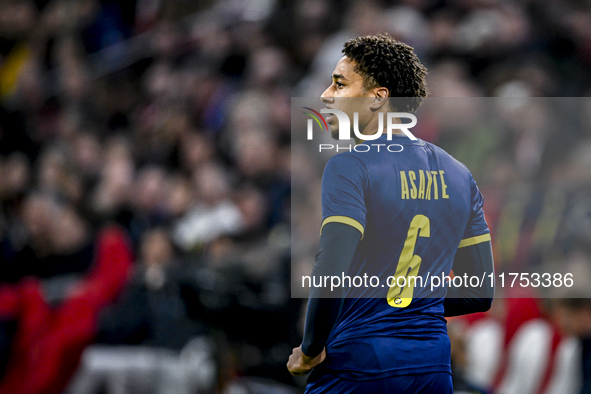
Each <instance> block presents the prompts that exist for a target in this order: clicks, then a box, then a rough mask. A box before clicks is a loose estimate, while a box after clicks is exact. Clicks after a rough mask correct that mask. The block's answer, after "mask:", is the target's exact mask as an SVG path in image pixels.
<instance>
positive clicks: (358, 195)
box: [320, 153, 369, 236]
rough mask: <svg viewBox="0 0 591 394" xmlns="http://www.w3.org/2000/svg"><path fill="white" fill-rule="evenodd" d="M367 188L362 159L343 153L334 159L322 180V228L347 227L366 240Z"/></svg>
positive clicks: (328, 164) (326, 168)
mask: <svg viewBox="0 0 591 394" xmlns="http://www.w3.org/2000/svg"><path fill="white" fill-rule="evenodd" d="M368 188H369V183H368V174H367V168H366V167H365V165H363V163H362V162H361V161H360V160H359V159H357V158H355V157H353V156H351V155H348V154H344V153H341V154H338V155H336V156H333V157H332V158H331V159H330V160H329V161H328V163H327V164H326V167H325V168H324V174H323V176H322V227H324V225H326V224H328V223H332V222H339V223H344V224H347V225H350V226H352V227H354V228H356V229H357V230H359V231H360V232H361V235H362V236H363V233H364V229H365V224H366V215H367V208H366V206H365V199H366V194H367V190H368ZM320 231H321V232H322V228H321V230H320Z"/></svg>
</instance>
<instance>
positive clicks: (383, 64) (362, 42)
mask: <svg viewBox="0 0 591 394" xmlns="http://www.w3.org/2000/svg"><path fill="white" fill-rule="evenodd" d="M343 53H344V54H345V56H347V57H348V58H350V59H352V60H354V61H355V63H356V65H355V68H354V70H355V72H356V73H358V74H360V75H361V76H362V77H363V84H364V89H365V90H368V89H372V88H375V87H385V88H387V89H388V91H389V92H390V94H389V95H390V97H412V98H413V99H412V104H411V103H409V105H408V109H409V110H416V109H417V108H418V106H419V105H420V103H421V101H422V98H423V97H427V84H426V82H425V78H426V76H427V69H426V68H425V66H423V64H422V63H421V61H420V60H419V58H418V57H417V55H415V53H414V52H413V48H412V47H411V46H409V45H406V44H404V43H402V42H399V41H396V40H395V39H394V38H392V37H391V36H390V35H388V34H377V35H371V36H363V37H357V38H353V39H351V40H348V41H347V42H345V47H344V48H343Z"/></svg>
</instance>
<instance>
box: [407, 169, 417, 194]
mask: <svg viewBox="0 0 591 394" xmlns="http://www.w3.org/2000/svg"><path fill="white" fill-rule="evenodd" d="M408 179H410V198H412V199H413V200H415V199H416V198H417V185H415V180H416V179H417V175H416V174H415V172H414V171H409V172H408Z"/></svg>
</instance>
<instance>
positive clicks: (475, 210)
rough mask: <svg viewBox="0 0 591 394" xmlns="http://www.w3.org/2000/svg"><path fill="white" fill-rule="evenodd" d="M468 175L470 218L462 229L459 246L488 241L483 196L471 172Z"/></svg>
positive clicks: (488, 235)
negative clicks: (462, 233)
mask: <svg viewBox="0 0 591 394" xmlns="http://www.w3.org/2000/svg"><path fill="white" fill-rule="evenodd" d="M469 176H470V194H471V200H470V207H471V208H470V209H471V212H470V219H469V220H468V224H467V225H466V229H465V230H464V236H463V237H462V241H461V242H460V246H459V247H460V248H462V247H466V246H470V245H476V244H479V243H481V242H486V241H490V230H489V229H488V224H487V223H486V219H485V217H484V210H483V208H482V206H483V204H484V198H483V197H482V193H480V190H479V189H478V186H477V185H476V181H475V180H474V178H473V177H472V174H469Z"/></svg>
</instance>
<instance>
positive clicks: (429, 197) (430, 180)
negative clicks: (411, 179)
mask: <svg viewBox="0 0 591 394" xmlns="http://www.w3.org/2000/svg"><path fill="white" fill-rule="evenodd" d="M425 173H426V174H427V190H426V191H425V200H430V199H431V182H433V180H432V179H431V172H430V171H425Z"/></svg>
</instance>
